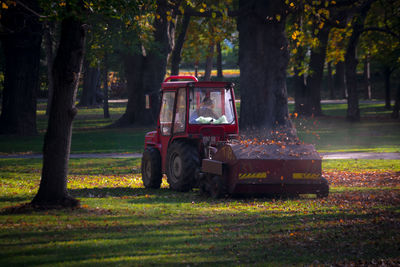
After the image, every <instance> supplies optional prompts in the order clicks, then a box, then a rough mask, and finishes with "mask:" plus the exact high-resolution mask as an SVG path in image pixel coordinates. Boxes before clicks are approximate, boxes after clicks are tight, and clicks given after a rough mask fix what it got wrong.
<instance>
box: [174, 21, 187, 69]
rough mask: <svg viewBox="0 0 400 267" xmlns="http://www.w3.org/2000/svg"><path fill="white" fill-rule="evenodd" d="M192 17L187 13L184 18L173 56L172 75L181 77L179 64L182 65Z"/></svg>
mask: <svg viewBox="0 0 400 267" xmlns="http://www.w3.org/2000/svg"><path fill="white" fill-rule="evenodd" d="M189 22H190V15H189V14H187V13H185V14H184V15H183V18H182V23H181V25H180V26H181V27H180V28H181V29H180V32H179V35H178V38H177V40H176V42H175V46H174V49H173V50H172V54H171V75H179V64H180V63H181V60H182V58H181V53H182V47H183V44H184V42H185V37H186V33H187V29H188V27H189Z"/></svg>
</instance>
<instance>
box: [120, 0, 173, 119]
mask: <svg viewBox="0 0 400 267" xmlns="http://www.w3.org/2000/svg"><path fill="white" fill-rule="evenodd" d="M176 6H177V5H176ZM167 12H171V10H170V7H169V5H168V3H167V1H166V0H158V1H157V14H158V15H159V18H157V19H155V21H154V25H153V26H154V28H155V31H154V43H153V46H152V47H151V49H150V50H149V51H146V52H147V53H143V52H144V49H143V48H142V47H141V46H140V45H139V46H138V47H137V48H136V49H134V50H135V51H143V52H142V53H140V52H137V53H136V54H131V55H126V56H125V60H124V64H125V71H126V77H127V88H128V104H127V107H126V110H125V113H124V115H122V117H121V118H120V119H119V120H118V121H117V122H116V123H114V126H128V125H132V124H134V125H154V124H155V123H156V122H157V118H158V109H159V90H160V86H161V83H162V81H163V79H164V77H165V73H166V67H167V59H168V54H169V53H170V52H171V50H172V47H173V42H174V32H175V25H174V20H173V19H172V20H168V19H167ZM146 98H148V99H149V102H150V108H149V109H146V105H145V104H146Z"/></svg>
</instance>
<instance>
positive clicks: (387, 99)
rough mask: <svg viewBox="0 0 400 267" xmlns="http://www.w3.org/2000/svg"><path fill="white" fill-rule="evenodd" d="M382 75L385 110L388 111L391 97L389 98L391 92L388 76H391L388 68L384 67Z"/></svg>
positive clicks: (390, 106)
mask: <svg viewBox="0 0 400 267" xmlns="http://www.w3.org/2000/svg"><path fill="white" fill-rule="evenodd" d="M383 75H384V77H385V108H386V109H387V110H390V109H391V108H392V105H391V103H390V102H391V97H390V91H391V84H390V76H391V75H392V70H391V69H390V68H389V67H384V69H383Z"/></svg>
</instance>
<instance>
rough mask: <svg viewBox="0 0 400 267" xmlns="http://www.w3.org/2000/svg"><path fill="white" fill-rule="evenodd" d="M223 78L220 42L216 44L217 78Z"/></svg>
mask: <svg viewBox="0 0 400 267" xmlns="http://www.w3.org/2000/svg"><path fill="white" fill-rule="evenodd" d="M223 77H224V74H223V73H222V49H221V42H218V43H217V78H219V79H221V78H223Z"/></svg>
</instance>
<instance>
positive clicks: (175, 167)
mask: <svg viewBox="0 0 400 267" xmlns="http://www.w3.org/2000/svg"><path fill="white" fill-rule="evenodd" d="M161 89H162V90H161V91H162V97H161V108H160V114H159V119H158V124H157V130H156V131H153V132H149V133H147V134H146V136H145V150H144V153H143V157H142V180H143V184H144V186H145V187H146V188H160V185H161V181H162V175H163V174H166V175H167V181H168V183H169V186H170V188H171V189H173V190H176V191H189V190H191V189H192V188H194V187H200V190H201V191H203V192H205V193H209V194H210V195H211V196H213V197H221V196H223V195H225V194H248V193H251V194H254V193H262V194H264V193H274V194H275V193H293V194H305V193H315V194H317V196H320V197H325V196H327V195H328V191H329V186H328V183H327V182H326V180H325V179H324V178H322V177H321V157H320V156H319V155H318V153H317V152H316V151H315V149H314V147H313V146H311V145H300V147H299V146H296V147H295V145H292V147H290V145H289V146H288V148H287V149H286V148H285V151H283V152H282V151H280V152H279V153H278V152H277V151H279V147H276V145H258V146H257V147H256V148H255V147H252V146H250V147H249V146H248V145H243V144H242V143H240V142H234V140H237V139H238V133H239V126H238V120H237V113H236V107H235V97H234V91H233V84H232V83H229V82H210V81H203V82H199V81H198V80H197V78H195V77H193V76H171V77H168V78H166V79H165V81H164V82H163V83H162V86H161ZM281 150H282V149H281ZM294 150H296V153H295V154H294V153H293V151H294ZM299 155H301V157H299Z"/></svg>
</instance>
